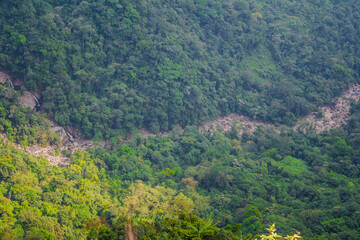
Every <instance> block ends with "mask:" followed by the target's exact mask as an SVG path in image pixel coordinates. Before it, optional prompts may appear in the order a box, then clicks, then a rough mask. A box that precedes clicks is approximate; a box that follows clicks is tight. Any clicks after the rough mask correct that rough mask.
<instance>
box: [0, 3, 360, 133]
mask: <svg viewBox="0 0 360 240" xmlns="http://www.w3.org/2000/svg"><path fill="white" fill-rule="evenodd" d="M0 6H1V7H0V9H1V10H0V11H1V14H0V16H1V17H0V23H1V24H0V49H1V51H0V52H1V54H0V69H3V70H6V71H9V72H12V73H13V74H15V75H16V76H17V77H20V78H22V79H24V83H25V85H26V87H27V88H29V89H36V90H38V91H39V92H41V93H42V96H43V105H44V109H45V110H46V112H47V114H48V116H49V117H51V118H53V119H54V120H55V121H57V122H58V123H59V124H61V125H64V124H71V125H74V126H78V127H80V128H81V130H82V131H83V132H84V133H85V134H86V135H87V136H88V137H93V136H100V135H99V133H101V134H102V137H104V138H106V139H109V138H110V137H113V136H123V137H124V136H125V135H126V134H127V133H133V132H136V131H137V129H138V128H140V127H146V128H148V129H150V130H151V131H153V132H158V131H160V130H161V131H166V130H169V129H172V128H173V127H174V126H175V125H177V124H180V125H182V126H186V125H196V124H198V123H200V122H202V121H204V120H208V119H212V118H214V117H216V115H218V111H219V112H221V114H223V115H227V114H229V113H232V112H233V113H241V114H245V115H249V116H251V117H252V118H255V119H261V120H264V121H270V122H274V123H276V122H277V123H285V124H288V125H292V124H294V123H295V121H296V119H297V118H298V117H299V116H302V115H304V114H307V113H309V112H310V111H312V110H314V107H315V106H316V105H320V104H323V103H325V102H328V101H330V100H331V98H332V97H334V96H336V95H338V94H339V93H340V92H341V91H342V90H343V89H344V88H345V87H346V86H348V84H350V83H353V82H355V80H356V79H357V78H358V77H359V69H360V67H359V63H360V61H359V54H358V53H357V51H358V49H359V41H357V39H359V37H360V35H359V34H360V32H359V29H360V28H359V26H360V22H359V21H360V18H359V14H358V10H359V6H358V4H357V1H355V0H351V1H345V2H336V1H326V2H322V3H321V4H318V2H314V1H302V2H301V3H299V2H289V1H283V0H282V1H277V2H274V1H259V2H256V1H250V2H248V1H244V0H237V1H228V0H226V1H215V0H211V1H194V0H188V1H169V2H166V1H152V2H149V3H146V4H145V3H144V2H142V1H133V0H122V1H118V0H115V1H105V0H101V1H98V0H96V1H94V0H89V1H75V0H69V1H65V0H56V1H35V0H27V1H22V0H14V1H2V2H1V5H0Z"/></svg>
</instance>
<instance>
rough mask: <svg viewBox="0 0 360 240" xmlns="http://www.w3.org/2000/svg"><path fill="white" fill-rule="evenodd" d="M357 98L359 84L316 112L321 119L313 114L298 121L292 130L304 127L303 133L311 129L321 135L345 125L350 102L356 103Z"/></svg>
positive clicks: (358, 96) (359, 89)
mask: <svg viewBox="0 0 360 240" xmlns="http://www.w3.org/2000/svg"><path fill="white" fill-rule="evenodd" d="M359 98H360V84H354V85H352V86H351V87H350V88H349V89H348V90H346V91H345V92H343V93H342V94H341V95H340V97H339V98H338V99H337V101H332V102H330V103H328V104H326V105H324V106H321V107H320V108H319V110H318V111H319V112H322V115H323V116H322V117H321V118H317V117H316V115H317V113H316V112H313V113H311V114H309V115H307V116H305V117H303V118H302V119H300V120H299V121H298V123H297V124H296V126H295V127H294V129H295V130H299V129H304V127H305V129H304V130H305V131H308V130H311V129H313V130H315V132H317V133H321V132H324V131H328V130H330V129H333V128H337V127H340V126H341V125H343V124H347V123H348V121H349V118H350V107H351V101H352V100H353V101H355V102H356V103H357V102H358V101H359Z"/></svg>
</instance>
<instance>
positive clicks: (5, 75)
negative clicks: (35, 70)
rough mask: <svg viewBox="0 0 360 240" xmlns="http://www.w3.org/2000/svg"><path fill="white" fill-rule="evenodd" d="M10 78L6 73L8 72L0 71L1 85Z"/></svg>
mask: <svg viewBox="0 0 360 240" xmlns="http://www.w3.org/2000/svg"><path fill="white" fill-rule="evenodd" d="M10 79H11V77H10V76H9V75H8V74H6V73H4V72H0V83H1V84H2V85H4V84H5V83H6V82H7V81H9V80H10Z"/></svg>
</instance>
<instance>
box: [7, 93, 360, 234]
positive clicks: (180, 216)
mask: <svg viewBox="0 0 360 240" xmlns="http://www.w3.org/2000/svg"><path fill="white" fill-rule="evenodd" d="M1 91H2V95H1V104H2V105H1V106H0V110H1V118H0V123H1V125H0V128H1V129H2V131H3V132H5V133H6V137H7V142H8V143H4V142H3V141H2V142H1V145H0V238H1V239H94V240H95V239H103V240H105V239H131V237H133V239H219V240H223V239H240V240H245V239H255V238H258V239H259V234H263V233H265V232H266V229H265V228H267V227H268V226H270V225H272V224H273V223H275V224H276V227H277V229H278V233H279V234H281V235H289V234H290V235H291V234H296V233H297V232H298V231H300V232H301V236H303V237H304V239H353V240H356V239H358V238H359V237H360V232H359V228H360V215H359V212H360V204H359V203H360V201H359V200H360V187H359V186H360V185H359V177H360V176H359V175H360V162H359V156H360V152H359V151H360V149H359V145H360V137H359V136H360V135H359V134H358V133H359V131H360V128H359V126H360V125H359V122H360V104H358V105H354V106H353V107H352V110H351V112H352V117H351V119H350V121H349V124H348V125H347V126H344V127H342V128H338V129H335V130H332V131H331V132H328V133H324V134H322V135H319V134H316V133H307V134H305V133H301V132H295V131H294V130H293V129H291V128H287V127H281V128H280V129H279V131H280V132H275V131H274V130H273V129H266V128H263V127H259V128H258V129H257V131H256V132H255V133H254V134H246V133H245V134H243V135H242V137H240V136H239V135H237V132H238V131H237V129H236V126H235V125H234V128H233V129H232V130H231V131H230V132H227V133H225V135H224V134H222V133H216V132H215V133H213V134H210V133H204V134H202V133H200V132H199V131H198V130H197V129H196V128H186V129H185V131H184V133H182V134H179V133H173V134H170V135H169V136H168V137H164V138H162V137H159V136H157V137H148V138H142V137H140V136H137V137H135V138H134V139H133V140H132V141H127V142H125V141H122V142H119V143H116V142H112V143H111V144H110V145H109V146H108V148H106V149H101V148H99V149H89V150H88V152H77V153H76V154H74V155H71V156H70V158H71V165H70V166H69V167H63V168H61V167H57V166H48V160H46V159H44V158H41V157H40V158H35V157H33V156H30V155H28V154H25V153H24V152H23V151H22V150H19V149H16V148H15V147H14V145H12V144H11V142H12V141H17V142H20V143H21V145H22V146H23V148H25V149H26V147H27V145H28V144H29V145H32V144H36V143H38V144H58V143H57V141H58V140H57V139H56V137H55V138H54V137H53V136H52V134H51V133H50V132H48V130H47V129H48V126H47V125H46V123H45V122H44V119H43V117H42V116H39V115H38V114H36V113H34V112H32V111H29V110H28V109H23V107H22V106H17V105H16V104H15V103H14V102H13V100H12V98H9V95H10V96H11V94H10V93H9V92H8V91H11V89H8V88H5V87H3V88H2V89H1ZM4 93H6V94H5V95H4ZM4 96H5V97H4ZM51 139H52V140H51ZM54 154H60V153H56V152H54ZM62 154H68V153H66V152H64V153H62ZM130 235H131V236H130Z"/></svg>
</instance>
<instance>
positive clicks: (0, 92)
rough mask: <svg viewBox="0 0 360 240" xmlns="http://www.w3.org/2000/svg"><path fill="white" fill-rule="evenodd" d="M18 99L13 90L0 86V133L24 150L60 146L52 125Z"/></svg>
mask: <svg viewBox="0 0 360 240" xmlns="http://www.w3.org/2000/svg"><path fill="white" fill-rule="evenodd" d="M17 97H18V94H16V92H14V91H13V90H12V89H11V88H7V87H3V86H2V85H0V132H1V133H5V134H6V137H7V139H8V140H10V141H12V142H14V141H15V142H17V143H20V145H21V146H22V147H24V148H25V147H27V146H28V145H34V144H40V145H42V146H47V145H48V144H51V145H55V144H58V143H59V138H58V136H56V135H55V134H54V133H53V132H51V131H50V130H49V127H50V124H49V123H48V122H46V121H45V119H44V117H43V116H39V115H38V114H36V113H35V112H34V111H31V110H30V109H24V108H23V107H22V106H21V105H19V104H17V102H16V99H17Z"/></svg>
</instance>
